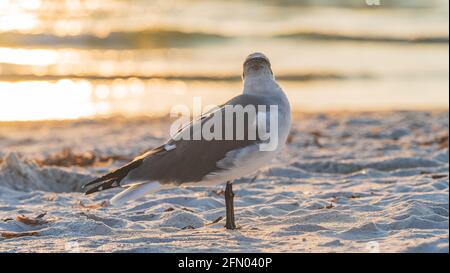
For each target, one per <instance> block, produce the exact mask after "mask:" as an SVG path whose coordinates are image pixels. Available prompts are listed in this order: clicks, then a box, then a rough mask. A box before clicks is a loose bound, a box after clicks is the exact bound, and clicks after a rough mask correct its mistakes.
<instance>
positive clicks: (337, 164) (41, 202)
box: [0, 112, 449, 252]
mask: <svg viewBox="0 0 450 273" xmlns="http://www.w3.org/2000/svg"><path fill="white" fill-rule="evenodd" d="M169 126H170V120H168V119H165V118H162V119H151V118H130V119H125V118H111V119H96V120H78V121H60V122H30V123H20V124H18V123H1V124H0V251H1V252H241V251H245V252H267V251H270V252H448V251H449V227H448V224H449V222H448V211H449V192H448V185H449V179H448V175H449V163H448V159H449V155H448V130H449V128H448V126H449V116H448V112H379V113H376V112H375V113H333V114H332V113H329V114H308V115H305V114H298V115H296V117H295V119H294V124H293V128H292V134H291V136H290V138H289V144H288V145H287V147H286V149H285V150H284V151H283V153H282V154H280V156H279V157H278V158H277V159H276V160H275V161H274V162H272V164H271V165H270V166H268V168H266V169H263V170H260V171H259V172H258V173H257V174H255V175H251V176H248V177H244V178H242V179H239V180H237V181H235V182H234V185H235V187H234V190H235V194H236V197H235V206H236V220H237V225H238V226H239V229H238V230H235V231H228V230H225V229H224V227H223V225H224V219H221V217H223V216H224V211H225V207H224V201H223V191H222V190H223V186H222V185H219V186H211V187H193V186H191V187H180V188H169V189H163V190H160V191H158V192H157V193H154V194H150V195H147V196H145V197H144V198H142V199H139V200H137V201H135V202H133V203H129V204H127V205H126V206H124V207H121V208H115V207H110V206H109V205H108V202H106V200H108V199H109V198H111V197H112V196H113V195H114V194H115V193H117V191H116V190H112V191H106V192H101V193H98V194H95V195H91V196H85V195H83V194H82V193H80V186H81V185H82V184H83V183H85V182H87V181H89V180H90V179H92V178H93V177H95V176H97V175H99V174H101V173H103V172H105V171H107V170H109V169H111V168H114V167H117V166H119V165H121V164H123V163H125V162H126V160H128V159H131V158H132V157H133V156H135V155H137V154H138V153H140V152H143V151H145V150H146V149H149V148H151V147H155V146H156V145H158V144H160V143H162V142H163V141H164V140H165V135H167V132H168V130H169Z"/></svg>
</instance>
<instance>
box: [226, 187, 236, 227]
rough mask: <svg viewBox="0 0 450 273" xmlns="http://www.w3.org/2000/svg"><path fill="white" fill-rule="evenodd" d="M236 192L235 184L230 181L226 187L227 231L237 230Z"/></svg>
mask: <svg viewBox="0 0 450 273" xmlns="http://www.w3.org/2000/svg"><path fill="white" fill-rule="evenodd" d="M233 199H234V192H233V184H232V183H231V182H230V181H228V182H227V185H226V187H225V207H226V212H227V215H226V223H225V227H226V228H227V229H236V224H235V223H234V201H233Z"/></svg>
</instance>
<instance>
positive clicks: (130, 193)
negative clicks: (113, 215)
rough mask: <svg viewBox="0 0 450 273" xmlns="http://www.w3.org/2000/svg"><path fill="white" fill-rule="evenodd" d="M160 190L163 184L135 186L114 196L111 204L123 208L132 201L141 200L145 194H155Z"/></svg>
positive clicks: (150, 183) (154, 183) (151, 183)
mask: <svg viewBox="0 0 450 273" xmlns="http://www.w3.org/2000/svg"><path fill="white" fill-rule="evenodd" d="M160 188H161V184H159V183H158V182H148V183H142V184H138V185H133V186H130V187H129V188H127V189H126V190H124V191H122V192H120V193H119V194H117V195H116V196H114V197H113V198H112V199H111V201H110V202H111V204H112V205H113V206H122V205H124V204H125V203H126V202H128V201H130V200H134V199H138V198H141V197H142V196H144V195H145V194H147V193H150V192H155V191H157V190H159V189H160Z"/></svg>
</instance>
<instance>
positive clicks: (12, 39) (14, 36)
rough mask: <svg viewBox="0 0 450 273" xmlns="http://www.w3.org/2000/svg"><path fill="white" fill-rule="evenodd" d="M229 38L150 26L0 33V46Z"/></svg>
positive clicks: (138, 44) (179, 43) (155, 44)
mask: <svg viewBox="0 0 450 273" xmlns="http://www.w3.org/2000/svg"><path fill="white" fill-rule="evenodd" d="M224 39H227V37H225V36H223V35H220V34H212V33H201V32H184V31H180V30H160V29H149V30H144V31H134V32H111V33H110V34H108V35H107V36H106V37H98V36H95V35H90V34H82V35H74V36H57V35H52V34H23V33H18V32H4V33H0V46H8V47H11V46H20V47H47V48H49V47H50V48H67V47H70V48H73V47H78V48H114V49H122V48H170V47H187V46H194V45H199V44H203V43H206V42H219V41H223V40H224Z"/></svg>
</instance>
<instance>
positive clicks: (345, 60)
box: [0, 0, 449, 121]
mask: <svg viewBox="0 0 450 273" xmlns="http://www.w3.org/2000/svg"><path fill="white" fill-rule="evenodd" d="M150 2H151V5H148V4H146V2H145V1H142V2H139V1H138V2H134V1H115V0H95V1H85V0H65V1H57V0H14V1H12V0H0V121H4V120H8V121H13V120H42V119H77V118H80V117H95V116H105V115H106V116H107V115H153V116H154V115H167V114H168V113H169V112H170V109H171V106H173V105H175V104H185V105H188V106H190V105H191V103H192V99H193V97H194V96H202V98H203V101H204V102H208V103H211V104H219V103H222V102H223V101H224V100H227V99H228V98H230V97H232V96H233V95H236V94H238V93H239V92H241V90H242V83H241V80H240V75H241V73H242V71H241V70H242V60H243V59H244V58H245V56H247V55H248V54H249V53H250V52H253V51H262V52H265V53H266V54H267V55H268V56H270V59H271V60H272V62H273V64H272V65H273V70H274V73H275V76H276V77H277V79H278V81H279V82H280V84H281V85H282V86H283V87H284V89H285V91H286V92H287V94H288V96H289V97H290V98H291V104H292V109H293V111H303V112H305V111H306V112H316V111H342V110H345V111H361V110H392V109H394V110H395V109H400V110H405V109H406V110H415V109H447V108H448V66H449V64H448V59H449V53H448V24H447V19H448V12H446V11H445V10H446V9H445V8H447V9H448V1H437V2H436V3H435V5H436V6H435V7H434V8H433V9H432V8H431V7H430V9H429V10H427V11H426V12H425V11H422V10H420V9H417V13H418V14H419V13H420V16H421V18H423V20H421V21H420V22H419V21H417V20H414V19H413V18H414V16H409V15H408V14H407V13H402V12H400V13H395V15H393V12H394V11H393V10H388V9H385V10H375V9H372V8H370V7H367V6H366V5H364V3H363V1H362V2H361V6H360V8H361V9H362V10H364V12H363V13H361V10H358V9H354V10H353V9H347V6H346V2H345V1H344V2H343V3H341V6H339V7H338V6H335V5H334V4H333V3H331V2H332V1H331V2H330V7H333V8H320V9H319V8H313V7H309V6H308V5H306V6H304V4H301V3H300V4H298V5H292V6H290V7H285V6H283V5H279V6H277V5H254V4H252V2H251V1H248V2H247V1H238V2H236V3H235V2H233V3H229V2H226V1H210V2H203V1H192V2H189V4H187V2H186V1H183V0H174V1H150ZM325 2H326V1H325ZM352 5H354V4H352ZM230 7H233V8H237V10H239V11H240V12H239V13H229V12H226V10H227V8H230ZM250 10H251V11H252V12H251V13H248V12H244V11H250ZM205 11H207V12H205ZM410 11H411V12H416V11H413V10H410ZM130 14H133V16H130ZM280 14H283V16H279V15H280ZM217 18H221V20H217ZM330 18H331V19H330ZM330 20H333V24H332V25H330V23H329V22H330ZM392 25H395V26H396V27H395V28H393V27H392ZM425 34H426V35H425ZM416 40H418V41H420V42H416ZM425 93H426V96H424V94H425Z"/></svg>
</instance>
